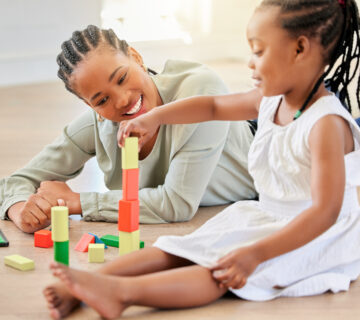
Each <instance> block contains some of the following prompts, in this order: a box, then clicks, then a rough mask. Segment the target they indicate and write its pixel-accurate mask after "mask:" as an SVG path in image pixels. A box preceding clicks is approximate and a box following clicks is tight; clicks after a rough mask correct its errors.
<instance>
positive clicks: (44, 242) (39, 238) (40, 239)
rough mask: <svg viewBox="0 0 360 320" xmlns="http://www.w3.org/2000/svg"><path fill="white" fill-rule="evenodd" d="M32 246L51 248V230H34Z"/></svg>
mask: <svg viewBox="0 0 360 320" xmlns="http://www.w3.org/2000/svg"><path fill="white" fill-rule="evenodd" d="M34 246H35V247H40V248H51V247H52V246H53V241H52V240H51V231H49V230H39V231H36V232H35V233H34Z"/></svg>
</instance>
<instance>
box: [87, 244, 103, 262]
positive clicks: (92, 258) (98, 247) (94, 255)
mask: <svg viewBox="0 0 360 320" xmlns="http://www.w3.org/2000/svg"><path fill="white" fill-rule="evenodd" d="M104 252H105V247H104V244H103V243H90V244H89V253H88V259H89V262H98V263H100V262H104Z"/></svg>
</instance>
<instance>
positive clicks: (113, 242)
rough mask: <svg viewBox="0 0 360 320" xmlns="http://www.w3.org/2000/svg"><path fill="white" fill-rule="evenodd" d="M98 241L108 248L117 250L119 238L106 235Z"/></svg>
mask: <svg viewBox="0 0 360 320" xmlns="http://www.w3.org/2000/svg"><path fill="white" fill-rule="evenodd" d="M100 240H101V241H102V242H104V243H105V244H106V245H108V246H110V247H116V248H119V236H114V235H112V234H107V235H105V236H103V237H101V238H100Z"/></svg>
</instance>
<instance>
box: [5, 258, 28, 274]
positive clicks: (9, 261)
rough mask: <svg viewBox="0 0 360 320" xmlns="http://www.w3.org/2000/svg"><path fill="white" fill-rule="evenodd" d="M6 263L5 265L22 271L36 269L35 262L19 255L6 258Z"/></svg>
mask: <svg viewBox="0 0 360 320" xmlns="http://www.w3.org/2000/svg"><path fill="white" fill-rule="evenodd" d="M4 263H5V265H7V266H9V267H13V268H15V269H17V270H20V271H28V270H33V269H35V263H34V261H33V260H31V259H28V258H25V257H23V256H20V255H18V254H13V255H11V256H6V257H5V258H4Z"/></svg>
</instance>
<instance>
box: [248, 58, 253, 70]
mask: <svg viewBox="0 0 360 320" xmlns="http://www.w3.org/2000/svg"><path fill="white" fill-rule="evenodd" d="M248 67H249V68H250V69H255V64H254V60H253V58H252V57H251V58H250V59H249V62H248Z"/></svg>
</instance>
